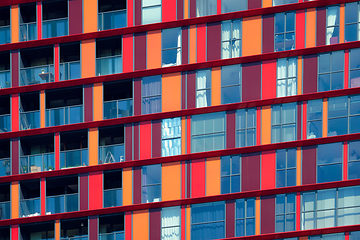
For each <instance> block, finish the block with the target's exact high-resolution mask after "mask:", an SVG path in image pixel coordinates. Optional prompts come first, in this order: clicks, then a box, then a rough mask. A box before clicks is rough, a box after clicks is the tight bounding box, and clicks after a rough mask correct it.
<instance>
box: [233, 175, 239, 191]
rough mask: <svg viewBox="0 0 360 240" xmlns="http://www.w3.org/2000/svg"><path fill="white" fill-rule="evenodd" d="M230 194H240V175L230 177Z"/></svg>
mask: <svg viewBox="0 0 360 240" xmlns="http://www.w3.org/2000/svg"><path fill="white" fill-rule="evenodd" d="M231 192H232V193H234V192H240V175H236V176H231Z"/></svg>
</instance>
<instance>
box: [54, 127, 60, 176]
mask: <svg viewBox="0 0 360 240" xmlns="http://www.w3.org/2000/svg"><path fill="white" fill-rule="evenodd" d="M59 169H60V134H59V133H58V132H57V133H55V170H59Z"/></svg>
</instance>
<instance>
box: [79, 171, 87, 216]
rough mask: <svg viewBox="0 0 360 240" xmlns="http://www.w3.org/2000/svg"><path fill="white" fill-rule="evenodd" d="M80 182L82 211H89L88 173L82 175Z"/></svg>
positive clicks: (80, 175)
mask: <svg viewBox="0 0 360 240" xmlns="http://www.w3.org/2000/svg"><path fill="white" fill-rule="evenodd" d="M79 181H80V211H82V210H88V201H89V197H88V195H89V178H88V173H80V174H79Z"/></svg>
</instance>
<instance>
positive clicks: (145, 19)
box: [141, 0, 166, 24]
mask: <svg viewBox="0 0 360 240" xmlns="http://www.w3.org/2000/svg"><path fill="white" fill-rule="evenodd" d="M165 1H166V0H165ZM141 18H142V24H149V23H157V22H161V0H142V13H141Z"/></svg>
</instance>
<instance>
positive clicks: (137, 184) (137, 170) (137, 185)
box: [133, 167, 141, 204]
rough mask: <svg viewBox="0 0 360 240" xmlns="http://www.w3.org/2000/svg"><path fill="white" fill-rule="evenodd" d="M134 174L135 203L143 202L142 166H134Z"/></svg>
mask: <svg viewBox="0 0 360 240" xmlns="http://www.w3.org/2000/svg"><path fill="white" fill-rule="evenodd" d="M133 174H134V181H133V182H134V192H133V195H134V198H133V203H134V204H138V203H141V167H134V168H133Z"/></svg>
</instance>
